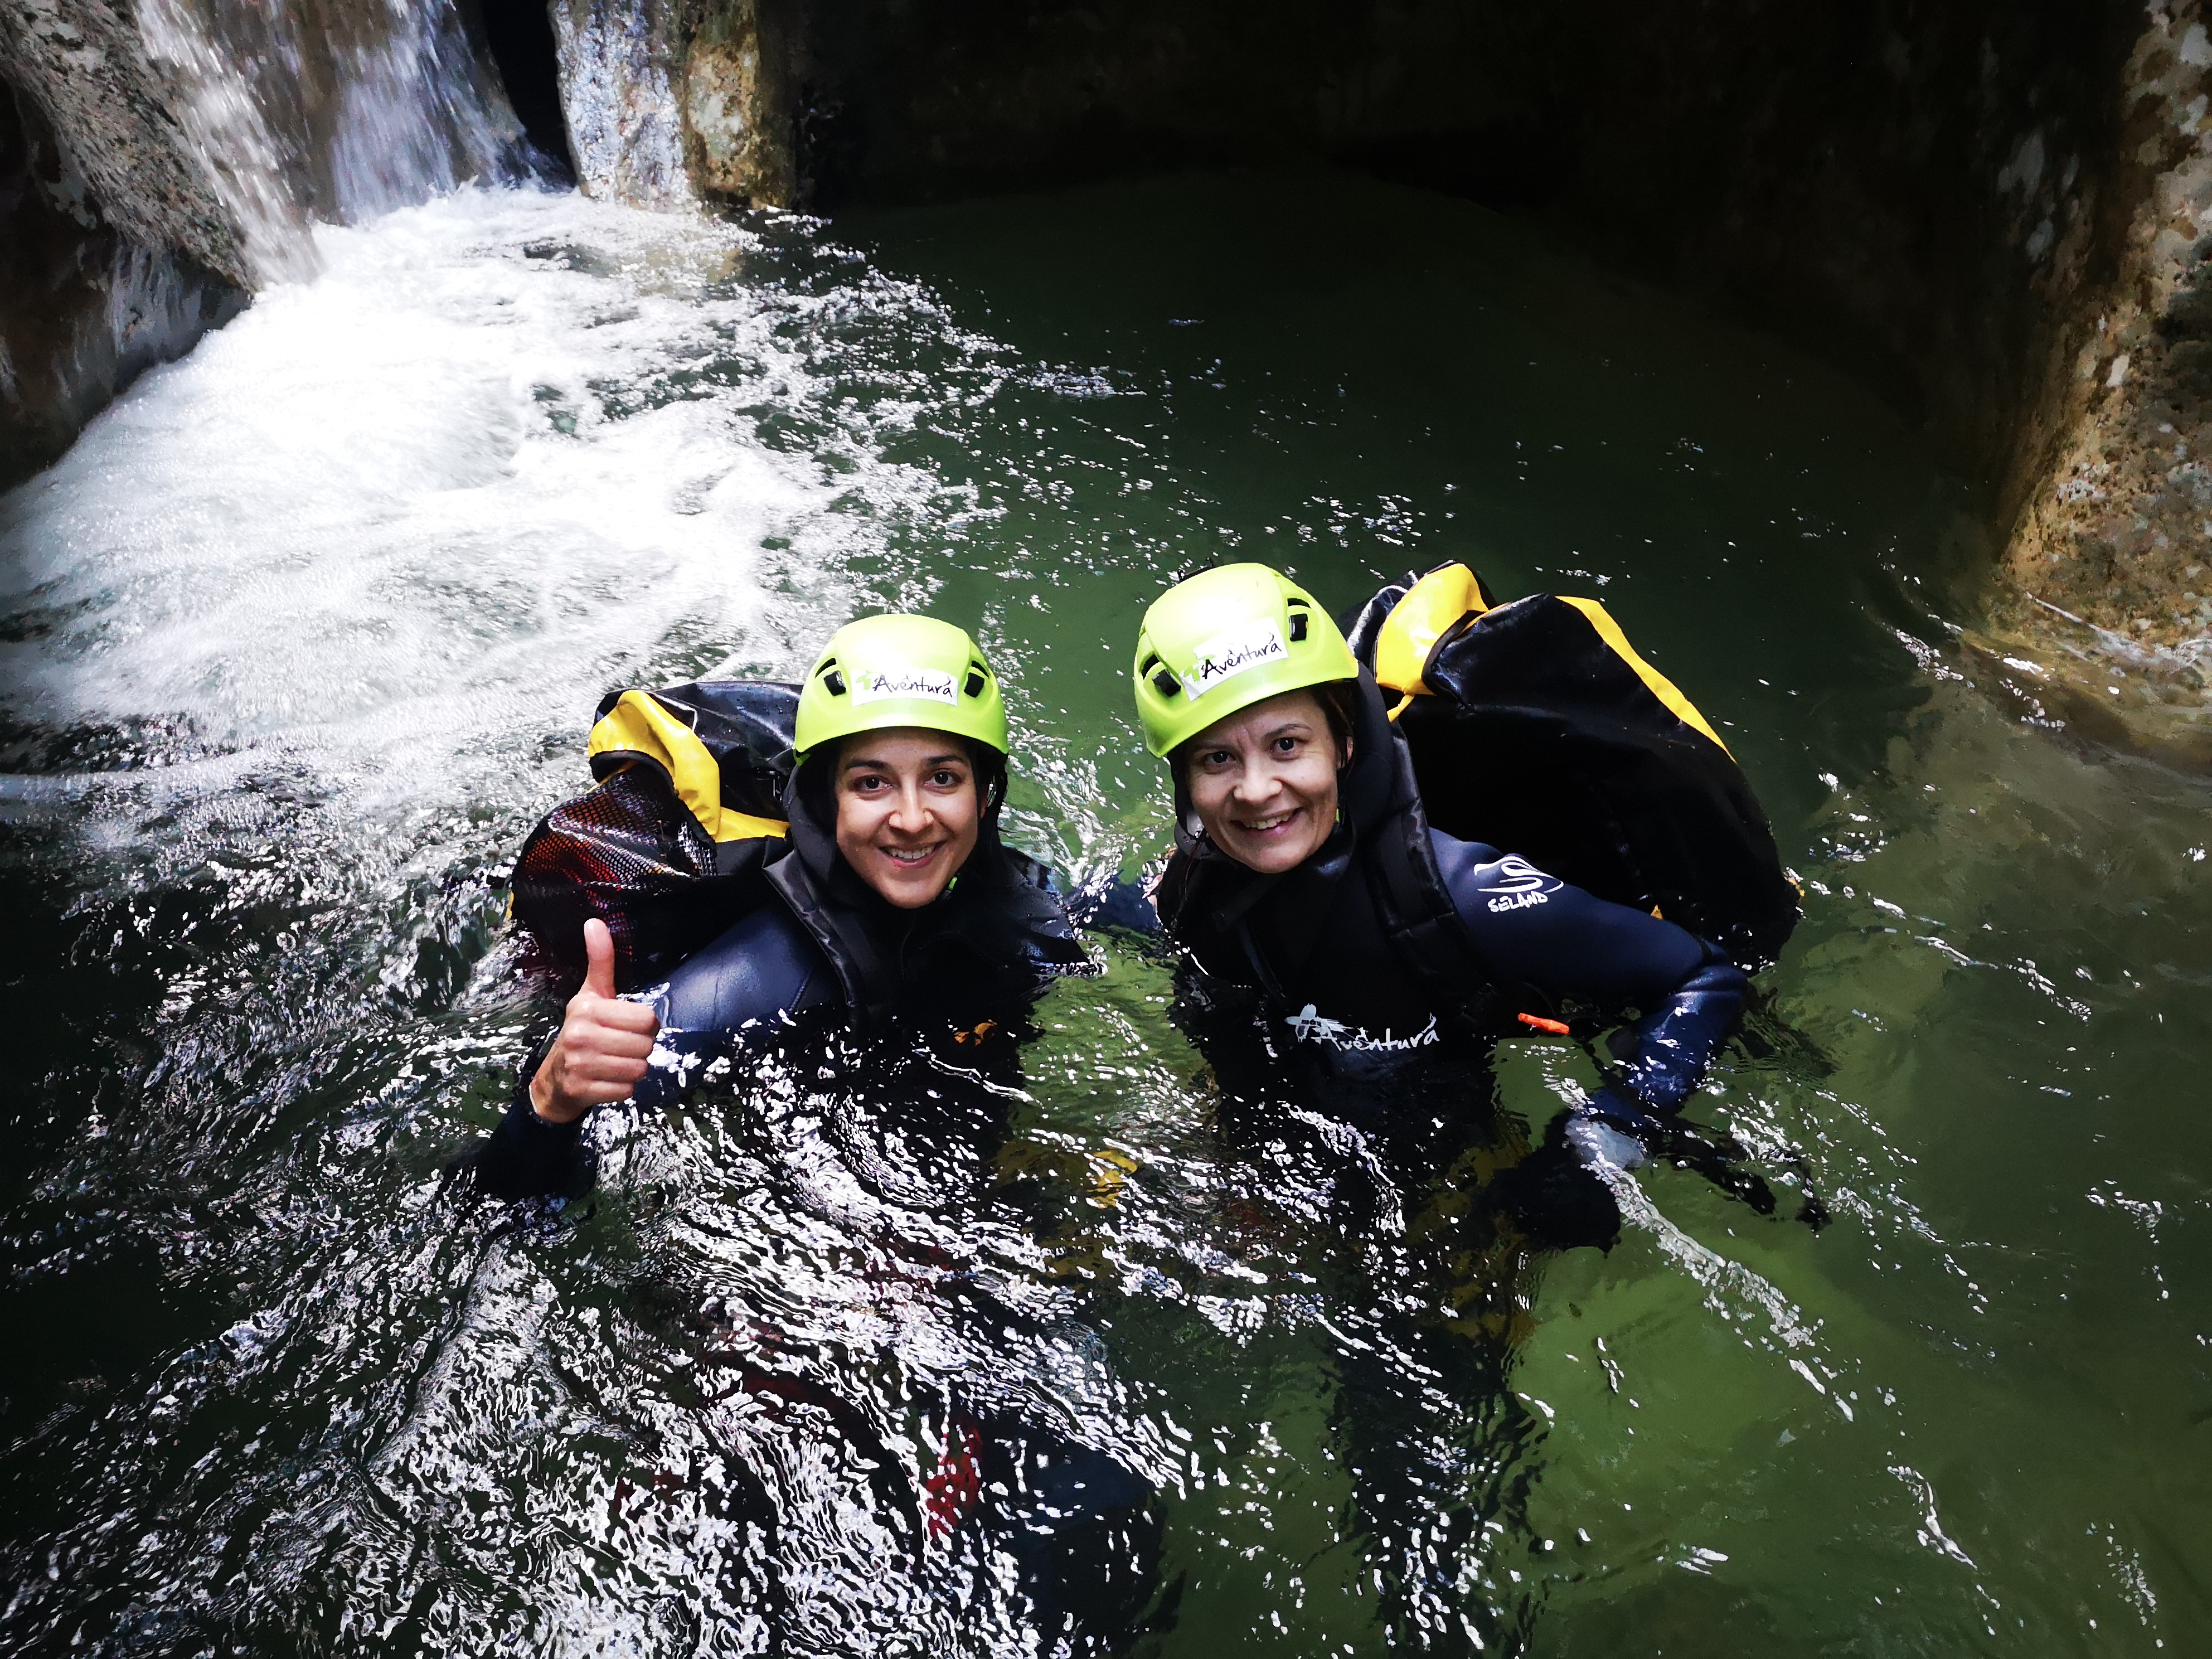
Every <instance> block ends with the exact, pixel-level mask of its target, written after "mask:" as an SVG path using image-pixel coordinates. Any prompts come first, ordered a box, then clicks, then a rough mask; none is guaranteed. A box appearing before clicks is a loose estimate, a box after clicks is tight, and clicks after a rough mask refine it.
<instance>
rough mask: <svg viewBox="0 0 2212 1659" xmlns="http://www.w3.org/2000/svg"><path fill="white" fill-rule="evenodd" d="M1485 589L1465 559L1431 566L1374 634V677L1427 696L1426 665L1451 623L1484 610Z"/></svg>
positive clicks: (1392, 686) (1395, 687) (1400, 689)
mask: <svg viewBox="0 0 2212 1659" xmlns="http://www.w3.org/2000/svg"><path fill="white" fill-rule="evenodd" d="M1488 609H1490V607H1489V606H1488V605H1485V604H1484V603H1483V602H1482V589H1481V586H1480V584H1479V583H1477V582H1476V580H1474V572H1473V571H1472V570H1470V569H1468V568H1467V567H1466V566H1465V565H1463V564H1448V565H1446V566H1445V567H1444V568H1443V569H1441V570H1431V572H1429V574H1427V575H1425V576H1424V577H1422V578H1421V580H1419V581H1417V582H1415V583H1414V584H1413V586H1411V587H1409V588H1407V590H1406V597H1405V598H1404V599H1401V600H1399V601H1398V603H1397V604H1396V605H1393V606H1392V607H1391V608H1390V614H1389V616H1388V617H1384V618H1383V629H1382V632H1380V633H1379V634H1377V635H1376V637H1375V683H1376V684H1377V685H1382V686H1387V687H1389V689H1390V690H1393V691H1398V692H1402V693H1404V694H1405V695H1406V696H1427V695H1429V688H1428V685H1427V684H1426V683H1425V681H1424V680H1423V679H1422V678H1421V671H1422V670H1423V669H1424V668H1426V667H1427V666H1428V665H1429V653H1430V652H1431V651H1433V650H1435V649H1436V645H1437V641H1438V640H1440V639H1442V638H1443V636H1444V634H1445V633H1446V631H1447V630H1449V629H1450V627H1451V625H1452V624H1453V623H1455V622H1457V621H1458V620H1459V619H1460V618H1461V617H1464V616H1466V615H1467V614H1468V611H1477V612H1480V611H1487V610H1488Z"/></svg>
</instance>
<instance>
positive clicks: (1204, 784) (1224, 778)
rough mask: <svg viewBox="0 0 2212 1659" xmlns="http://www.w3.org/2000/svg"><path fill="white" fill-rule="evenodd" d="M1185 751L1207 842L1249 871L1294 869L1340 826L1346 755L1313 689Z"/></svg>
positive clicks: (1273, 700)
mask: <svg viewBox="0 0 2212 1659" xmlns="http://www.w3.org/2000/svg"><path fill="white" fill-rule="evenodd" d="M1184 752H1185V759H1184V762H1183V780H1184V782H1185V784H1186V786H1187V787H1188V789H1189V791H1190V804H1191V806H1192V808H1193V809H1194V811H1196V812H1197V813H1198V821H1199V823H1200V824H1201V825H1203V826H1204V828H1205V829H1206V837H1207V839H1208V840H1210V841H1212V843H1213V844H1214V845H1215V846H1216V847H1218V848H1220V849H1221V850H1222V851H1223V852H1224V853H1226V854H1228V855H1229V856H1230V857H1231V858H1232V859H1235V860H1237V863H1239V864H1241V865H1243V866H1246V867H1247V868H1249V869H1253V870H1257V871H1259V872H1261V874H1263V875H1279V874H1280V873H1281V872H1283V871H1285V870H1290V869H1294V868H1296V867H1297V866H1298V865H1300V864H1303V863H1304V862H1305V860H1307V859H1308V858H1310V856H1312V854H1314V853H1315V852H1316V851H1318V850H1319V848H1320V847H1321V844H1322V842H1325V841H1327V840H1328V833H1329V831H1330V830H1331V829H1334V828H1335V826H1336V769H1337V767H1338V766H1339V765H1340V763H1342V761H1343V760H1344V759H1345V758H1346V757H1344V756H1340V755H1339V754H1338V753H1337V746H1336V739H1335V738H1334V736H1333V735H1331V733H1330V732H1329V729H1328V715H1326V714H1323V713H1322V706H1321V699H1320V698H1319V697H1317V696H1315V695H1314V694H1313V693H1312V692H1310V691H1285V693H1284V694H1283V695H1282V696H1279V697H1270V698H1269V699H1267V702H1261V703H1255V704H1253V705H1252V707H1251V708H1246V709H1243V710H1241V711H1239V712H1238V713H1237V714H1231V716H1230V717H1229V718H1228V719H1227V720H1222V721H1220V722H1219V723H1218V724H1217V725H1214V726H1208V727H1207V728H1206V730H1205V731H1203V732H1200V733H1199V734H1198V736H1196V737H1195V738H1192V739H1191V740H1190V745H1189V747H1188V750H1185V751H1184Z"/></svg>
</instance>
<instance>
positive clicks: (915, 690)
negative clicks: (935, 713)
mask: <svg viewBox="0 0 2212 1659" xmlns="http://www.w3.org/2000/svg"><path fill="white" fill-rule="evenodd" d="M891 697H927V698H928V699H929V700H930V701H931V702H950V703H957V702H959V701H960V700H959V698H957V696H954V695H953V693H952V676H951V675H950V674H939V673H936V672H934V671H932V670H930V669H927V668H901V669H896V670H888V669H887V670H884V671H881V672H878V673H874V674H855V675H854V676H853V701H854V702H884V701H886V700H887V699H889V698H891Z"/></svg>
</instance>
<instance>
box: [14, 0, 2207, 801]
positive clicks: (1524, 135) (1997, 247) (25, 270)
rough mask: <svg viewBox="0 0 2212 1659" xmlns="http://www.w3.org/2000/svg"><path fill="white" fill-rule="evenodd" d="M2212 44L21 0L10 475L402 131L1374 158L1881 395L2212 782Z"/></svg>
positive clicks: (1907, 20)
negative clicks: (1969, 486) (1869, 384)
mask: <svg viewBox="0 0 2212 1659" xmlns="http://www.w3.org/2000/svg"><path fill="white" fill-rule="evenodd" d="M2208 28H2212V25H2208V21H2207V18H2206V16H2205V13H2204V8H2203V5H2202V4H2201V3H2199V0H2182V3H2175V4H2172V5H2162V4H2155V3H2154V4H2153V5H2151V6H2149V7H2148V9H2146V8H2145V6H2144V5H2142V3H2139V0H2129V3H2118V0H2007V3H2000V0H1950V3H1947V4H1942V5H1936V4H1933V3H1927V0H1857V3H1844V4H1839V5H1834V6H1802V5H1795V6H1793V5H1786V4H1783V3H1779V0H1699V3H1691V0H1642V3H1630V0H1590V3H1588V4H1585V5H1583V6H1580V7H1576V8H1562V7H1543V6H1528V5H1525V4H1509V3H1505V0H1331V3H1327V4H1324V3H1321V0H1279V3H1277V4H1275V5H1272V6H1267V7H1259V6H1254V5H1250V4H1249V3H1232V0H1084V3H1060V0H463V3H462V4H461V5H460V7H459V9H455V7H454V5H453V0H424V3H422V5H419V6H416V7H413V8H409V9H404V10H403V11H402V12H393V11H392V10H391V9H388V8H386V7H385V6H383V5H382V4H380V3H377V0H261V3H259V4H258V5H256V6H253V7H244V6H240V5H234V4H232V3H229V0H0V82H4V87H0V177H4V179H5V182H4V183H0V216H4V219H3V220H0V222H4V228H0V240H4V246H5V248H6V252H5V254H4V255H0V258H4V259H5V260H6V261H7V275H6V277H5V283H4V287H0V343H4V344H5V349H6V352H7V356H6V358H5V360H4V365H0V444H4V445H6V446H7V452H6V453H7V458H8V459H7V462H6V465H8V466H9V467H10V468H12V470H13V471H14V472H15V474H16V475H20V473H21V471H23V470H25V469H26V468H27V466H29V465H35V464H37V462H38V461H39V460H40V459H42V458H43V457H45V456H46V455H49V454H50V453H52V448H53V447H54V445H55V444H56V443H57V442H58V441H61V439H62V437H63V436H64V435H65V434H66V433H67V432H68V431H70V430H72V429H74V426H75V424H76V423H78V422H81V421H82V419H83V418H84V417H85V416H86V414H87V413H88V411H89V410H91V409H92V408H94V407H96V405H97V404H98V403H99V402H100V399H101V398H104V397H106V396H107V395H109V394H110V393H111V392H112V389H113V387H114V386H117V385H119V384H120V383H121V382H122V381H123V380H125V379H127V377H128V376H129V374H131V373H132V372H135V369H136V368H137V366H138V365H139V364H141V363H143V362H146V361H150V360H152V359H154V358H156V357H158V356H162V355H165V354H167V353H168V352H171V351H173V350H174V349H179V347H180V346H181V344H182V343H184V342H185V341H187V340H188V339H189V338H190V337H191V334H192V333H193V332H194V331H196V330H197V329H199V328H202V327H204V326H206V325H208V324H209V323H210V322H212V321H214V320H216V319H218V318H220V317H221V316H222V315H224V314H226V313H227V311H228V308H229V307H234V306H235V305H236V304H238V303H240V302H241V301H242V299H243V297H244V295H246V294H247V293H249V292H250V291H251V290H252V289H253V288H254V287H256V286H258V285H259V284H260V283H264V282H266V281H268V280H270V275H271V272H272V271H276V270H281V268H282V265H283V247H284V246H285V238H284V235H283V230H284V227H285V225H286V223H287V222H296V221H297V220H298V219H300V218H301V217H302V216H306V215H307V214H311V213H312V214H317V215H320V216H340V217H342V216H348V215H349V214H350V213H354V212H358V211H362V210H367V209H368V208H370V207H374V206H376V205H379V204H381V203H382V202H385V201H388V200H390V199H392V191H393V189H394V188H395V186H394V185H392V181H391V179H390V178H389V177H386V179H385V181H384V184H383V185H382V186H381V187H380V188H381V189H382V191H383V195H382V196H381V197H380V196H379V195H378V193H377V191H375V190H369V189H366V188H364V187H363V186H362V184H361V182H360V180H361V178H362V172H363V169H362V167H361V166H360V164H359V156H360V155H362V153H363V152H364V150H365V149H374V148H375V147H376V146H378V145H381V146H383V148H384V150H385V151H386V161H389V160H390V155H391V153H392V152H394V151H395V150H404V151H405V152H406V154H407V155H408V156H409V157H411V158H412V159H411V160H410V161H408V163H407V167H404V168H401V169H399V171H400V172H401V173H404V178H403V179H401V181H400V186H401V187H404V188H415V189H416V190H418V191H423V190H427V189H428V188H433V187H436V186H437V185H439V184H440V182H441V180H443V181H447V182H450V181H451V180H452V179H456V178H459V177H464V176H468V175H469V174H471V173H488V172H490V173H495V172H498V171H499V170H500V169H501V168H502V167H507V168H513V167H521V166H526V165H529V164H530V160H529V155H528V152H527V151H526V149H525V147H524V139H523V135H522V127H523V126H525V125H526V126H527V128H528V131H529V134H530V137H531V138H532V139H533V140H535V141H536V146H537V149H538V152H540V153H541V154H540V155H539V157H538V161H539V164H540V165H544V166H550V167H568V168H572V169H573V171H574V175H575V176H576V178H577V179H579V181H580V183H581V184H582V185H583V187H584V188H585V189H586V190H587V191H591V192H592V193H594V194H599V195H605V196H609V197H617V198H620V199H627V200H631V201H635V202H639V203H641V204H646V205H651V206H659V207H666V208H687V209H688V208H690V207H694V206H697V205H703V206H706V207H708V208H709V209H714V208H718V207H724V206H739V205H747V204H753V205H757V204H778V205H793V206H809V205H811V206H818V207H823V208H834V207H836V206H837V205H839V204H843V203H848V202H854V201H859V200H872V201H884V200H896V199H913V198H921V197H937V196H945V195H951V194H957V193H963V192H972V191H983V190H995V189H1006V188H1016V187H1024V186H1036V185H1053V184H1060V183H1065V182H1068V181H1072V180H1076V179H1084V178H1090V177H1097V176H1103V175H1106V174H1110V173H1127V172H1132V171H1138V170H1143V169H1147V168H1155V167H1170V166H1182V165H1190V164H1213V163H1223V162H1244V163H1255V164H1261V165H1276V164H1285V163H1304V162H1312V161H1326V162H1332V163H1336V164H1341V165H1350V166H1355V167H1366V168H1370V169H1373V170H1375V171H1376V172H1379V173H1384V174H1386V175H1389V176H1391V177H1395V178H1398V179H1404V180H1407V181H1408V182H1413V183H1417V184H1421V185H1429V186H1432V187H1435V188H1437V189H1441V190H1445V191H1453V192H1455V193H1457V194H1460V195H1462V196H1466V197H1470V198H1472V199H1474V200H1476V201H1480V202H1482V203H1485V204H1488V205H1491V206H1493V207H1496V208H1498V209H1500V210H1504V211H1507V212H1511V213H1515V214H1519V215H1523V216H1532V217H1534V218H1536V219H1539V220H1541V221H1542V222H1546V223H1547V224H1548V225H1549V226H1551V227H1552V228H1553V229H1554V231H1556V232H1557V233H1558V234H1560V235H1562V236H1564V237H1565V238H1567V239H1570V240H1575V241H1577V242H1579V243H1581V244H1582V245H1583V246H1587V247H1589V249H1590V250H1591V251H1592V252H1594V253H1595V254H1596V255H1597V256H1598V257H1600V258H1603V259H1606V260H1608V261H1611V262H1613V263H1615V264H1620V266H1622V267H1624V268H1626V269H1629V270H1633V271H1635V272H1637V273H1638V275H1640V276H1644V277H1645V278H1647V279H1650V280H1654V281H1657V282H1660V283H1665V284H1668V285H1671V286H1674V287H1676V288H1678V289H1685V290H1687V291H1689V292H1691V293H1692V294H1696V295H1701V296H1704V297H1705V298H1707V299H1709V300H1711V301H1714V302H1716V303H1717V304H1719V305H1722V306H1723V307H1727V308H1729V309H1730V310H1731V311H1733V312H1735V313H1737V314H1739V315H1741V316H1743V317H1745V318H1746V319H1748V320H1751V321H1753V322H1754V323H1757V324H1759V325H1764V326H1766V327H1769V328H1771V329H1773V330H1774V331H1778V332H1779V333H1781V334H1783V335H1784V336H1786V337H1790V338H1791V339H1793V340H1795V341H1796V342H1797V343H1800V344H1802V345H1804V346H1806V347H1808V348H1809V349H1813V350H1814V351H1815V352H1818V353H1821V354H1824V355H1826V356H1831V357H1833V358H1835V359H1838V360H1839V361H1841V362H1844V363H1845V364H1846V365H1848V366H1849V367H1850V368H1851V369H1852V370H1853V371H1854V372H1856V373H1857V374H1860V375H1862V376H1863V377H1865V378H1867V379H1869V380H1872V381H1873V382H1874V383H1875V385H1876V386H1877V388H1878V389H1879V390H1881V392H1883V393H1884V394H1885V395H1886V396H1887V397H1888V398H1890V399H1891V400H1892V401H1893V403H1895V404H1898V405H1899V407H1900V408H1901V409H1903V410H1905V411H1906V412H1907V414H1908V415H1910V416H1912V417H1913V418H1915V419H1917V420H1918V421H1920V422H1923V424H1924V426H1925V428H1926V430H1927V432H1928V434H1929V441H1930V442H1931V444H1932V445H1934V446H1935V447H1936V448H1937V449H1938V450H1939V452H1940V453H1942V454H1943V455H1944V456H1946V457H1947V458H1948V459H1949V460H1950V461H1951V463H1952V464H1953V465H1955V466H1957V467H1959V468H1960V469H1961V470H1964V471H1969V472H1972V473H1973V474H1976V475H1978V476H1980V477H1985V478H1987V479H1989V480H1990V481H1991V483H1992V485H1993V489H1994V498H1995V500H1996V512H1995V513H1994V523H1993V525H1992V526H1991V529H1992V541H1993V544H1994V545H1995V547H1996V548H1997V549H1998V550H1999V552H1998V554H1997V556H1995V557H1993V558H1992V560H1991V561H1990V584H1989V591H1988V593H1987V595H1986V596H1985V599H1984V601H1983V606H1982V608H1983V611H1984V616H1985V619H1986V624H1987V625H1986V627H1985V628H1984V629H1981V630H1979V631H1978V632H1977V633H1976V634H1974V635H1971V636H1970V637H1969V639H1968V641H1967V643H1968V647H1969V649H1970V651H1972V652H1973V653H1977V658H1976V659H1977V660H1978V661H1979V662H1980V663H1982V664H1983V665H1984V666H1985V667H1987V669H1988V670H1989V671H1990V672H1991V673H1992V674H1995V675H1996V676H1998V677H1999V678H2002V679H2004V680H2005V681H2006V682H2007V683H2008V684H2010V685H2011V686H2012V687H2013V689H2014V690H2015V692H2016V693H2017V695H2019V696H2021V698H2022V699H2023V700H2025V702H2027V704H2029V705H2030V706H2031V707H2030V712H2031V714H2034V715H2036V716H2038V717H2041V718H2047V719H2050V720H2052V721H2054V722H2063V723H2066V724H2069V725H2070V726H2075V727H2077V728H2083V729H2092V730H2093V731H2094V732H2096V733H2097V734H2099V735H2100V737H2101V738H2103V740H2105V741H2108V742H2112V743H2116V744H2122V745H2124V746H2130V747H2134V748H2137V749H2141V750H2144V751H2146V752H2149V753H2153V754H2155V755H2157V756H2159V757H2161V758H2166V759H2173V760H2179V761H2181V762H2183V763H2191V764H2207V765H2212V728H2208V727H2207V726H2205V724H2204V721H2203V711H2204V709H2205V708H2206V706H2207V702H2208V694H2207V690H2206V683H2205V678H2204V677H2205V674H2206V672H2207V671H2212V644H2208V641H2207V635H2208V632H2212V430H2208V427H2212V289H2209V288H2208V287H2207V286H2206V280H2207V279H2206V278H2205V275H2204V272H2205V254H2206V252H2207V250H2208V248H2212V235H2208V233H2212V159H2208V157H2209V156H2212V125H2208V123H2212V33H2208ZM403 36H404V39H402V38H401V37H403ZM380 43H381V46H380ZM395 43H397V44H398V45H402V46H407V47H408V48H409V51H410V52H411V54H412V55H411V56H410V55H408V54H407V53H401V52H395V51H393V50H392V49H391V48H392V46H394V44H395ZM403 59H404V62H405V63H407V64H414V65H416V70H415V73H416V83H414V84H412V85H411V86H410V85H401V84H398V81H396V80H395V78H394V77H395V76H397V75H398V71H397V70H394V69H393V68H392V65H393V64H398V63H400V62H402V61H403ZM240 65H245V66H246V67H247V68H249V69H250V70H251V73H250V74H248V75H247V76H246V77H245V86H244V91H245V94H247V95H245V97H244V101H243V103H242V104H241V102H240V97H241V91H240V77H239V76H238V74H237V73H236V71H237V70H238V68H239V66H240ZM227 70H228V79H226V71H227ZM379 77H381V79H380V78H379ZM399 79H400V80H404V76H399ZM372 83H374V84H372ZM364 88H367V89H368V90H367V91H364ZM370 92H373V93H374V97H371V96H368V93H370ZM226 100H228V101H226ZM361 106H374V109H375V110H377V111H379V112H380V115H379V118H378V120H376V121H374V122H370V123H368V125H366V126H364V125H363V124H362V120H361V118H359V117H358V114H357V113H356V114H351V115H349V113H348V112H349V111H357V109H358V108H359V107H361ZM517 111H520V112H522V120H521V123H520V124H518V122H517V119H516V114H515V112H517ZM555 151H558V152H560V153H559V154H558V155H555V154H553V152H555ZM349 156H351V157H353V158H354V161H352V163H350V164H349V161H348V157H349ZM410 169H411V170H410ZM371 170H372V171H373V170H374V169H371ZM391 172H392V167H390V166H386V167H385V173H386V174H389V173H391ZM404 188H403V190H402V193H403V194H404ZM1325 205H1326V204H1316V208H1317V210H1325ZM2200 213H2203V214H2205V215H2207V216H2208V218H2207V219H2206V221H2205V222H2203V223H2202V224H2200V221H2199V218H2198V216H2199V214H2200Z"/></svg>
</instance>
